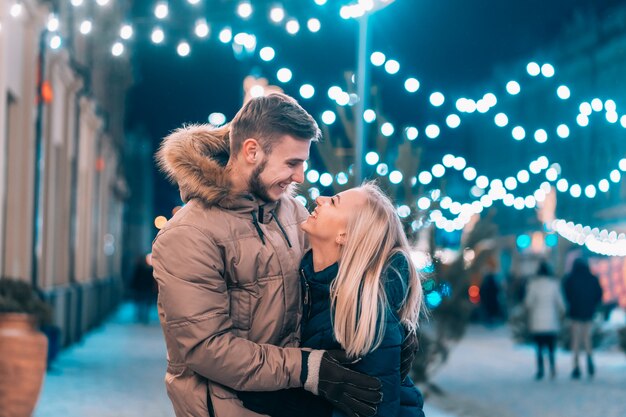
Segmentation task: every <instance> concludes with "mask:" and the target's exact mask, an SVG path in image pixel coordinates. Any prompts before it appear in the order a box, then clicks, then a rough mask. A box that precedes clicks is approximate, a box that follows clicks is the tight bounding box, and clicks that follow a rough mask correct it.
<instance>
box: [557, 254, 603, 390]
mask: <svg viewBox="0 0 626 417" xmlns="http://www.w3.org/2000/svg"><path fill="white" fill-rule="evenodd" d="M563 292H564V293H565V300H566V302H567V317H568V318H569V319H570V320H571V321H572V327H571V343H572V355H573V369H572V378H573V379H579V378H580V366H579V362H578V354H579V351H580V345H581V343H582V344H583V345H584V347H585V352H586V353H587V374H588V375H589V377H590V378H591V377H593V375H594V374H595V366H594V364H593V356H592V350H593V348H592V345H591V324H592V319H593V315H594V313H595V312H596V309H597V308H598V306H599V305H600V302H601V301H602V287H600V282H599V281H598V277H596V276H595V275H593V274H592V273H591V270H590V269H589V264H588V263H587V261H586V260H585V259H582V258H578V259H576V260H575V261H574V265H573V266H572V271H571V272H570V273H569V274H568V275H567V276H566V277H565V279H564V280H563Z"/></svg>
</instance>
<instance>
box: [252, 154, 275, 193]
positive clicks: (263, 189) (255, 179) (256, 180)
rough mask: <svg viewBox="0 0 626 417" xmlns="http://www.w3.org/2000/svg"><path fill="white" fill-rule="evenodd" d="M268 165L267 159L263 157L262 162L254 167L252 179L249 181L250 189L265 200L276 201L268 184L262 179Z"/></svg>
mask: <svg viewBox="0 0 626 417" xmlns="http://www.w3.org/2000/svg"><path fill="white" fill-rule="evenodd" d="M266 165H267V159H263V161H261V163H260V164H259V165H258V166H257V167H256V168H254V170H253V171H252V174H251V175H250V180H249V181H248V189H249V190H250V192H251V193H252V194H254V195H256V196H257V197H259V198H260V199H261V200H263V201H267V202H270V201H274V200H273V199H272V198H271V197H270V195H269V190H268V189H267V186H266V185H265V184H263V182H262V181H261V174H262V173H263V171H265V166H266Z"/></svg>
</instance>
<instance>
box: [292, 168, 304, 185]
mask: <svg viewBox="0 0 626 417" xmlns="http://www.w3.org/2000/svg"><path fill="white" fill-rule="evenodd" d="M291 181H293V182H296V183H298V184H302V183H303V182H304V167H303V166H300V167H298V168H296V169H295V171H294V173H293V174H292V175H291Z"/></svg>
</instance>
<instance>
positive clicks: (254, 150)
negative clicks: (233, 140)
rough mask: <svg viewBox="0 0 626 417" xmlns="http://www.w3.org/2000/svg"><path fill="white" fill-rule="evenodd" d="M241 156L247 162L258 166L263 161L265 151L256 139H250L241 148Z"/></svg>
mask: <svg viewBox="0 0 626 417" xmlns="http://www.w3.org/2000/svg"><path fill="white" fill-rule="evenodd" d="M241 154H242V156H243V159H244V160H245V161H246V162H248V163H250V164H256V162H257V161H260V160H261V159H262V156H263V150H262V149H261V145H259V142H258V141H257V140H256V139H254V138H248V139H246V140H245V141H244V142H243V145H242V146H241Z"/></svg>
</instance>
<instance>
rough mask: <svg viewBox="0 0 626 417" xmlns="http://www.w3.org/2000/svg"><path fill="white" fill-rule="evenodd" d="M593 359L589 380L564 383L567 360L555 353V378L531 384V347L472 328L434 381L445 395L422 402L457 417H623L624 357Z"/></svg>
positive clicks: (499, 331)
mask: <svg viewBox="0 0 626 417" xmlns="http://www.w3.org/2000/svg"><path fill="white" fill-rule="evenodd" d="M594 357H595V363H596V376H595V378H594V379H593V380H590V379H588V378H587V377H586V376H583V378H582V379H581V380H572V379H570V372H571V369H572V368H571V365H572V357H571V355H570V353H569V352H565V351H563V350H558V352H557V373H558V374H557V377H556V378H555V379H554V380H550V379H549V378H547V379H543V380H541V381H535V380H534V375H535V351H534V350H533V348H532V347H531V346H528V345H518V344H514V343H513V340H512V338H511V337H510V335H509V331H508V329H507V328H506V327H505V326H501V327H498V328H493V329H487V328H484V327H481V326H473V327H471V328H470V329H469V331H468V333H467V336H466V337H465V338H464V339H463V340H462V341H461V342H460V344H459V345H457V346H456V347H455V348H454V350H453V351H452V353H451V356H450V359H449V361H448V363H447V364H446V365H445V367H444V368H442V370H441V371H440V373H438V374H437V375H436V376H435V378H434V382H435V383H436V384H437V385H438V386H439V387H440V388H442V389H443V390H444V392H445V395H444V396H433V395H431V396H429V397H428V399H427V401H430V402H431V403H432V404H435V405H437V406H439V407H441V408H443V409H445V410H447V411H448V412H450V413H452V414H453V415H457V416H458V417H626V354H624V353H623V352H621V351H619V350H618V349H617V348H615V347H614V348H610V349H604V350H601V351H598V352H596V353H595V355H594ZM581 359H584V356H583V357H581ZM583 364H584V361H582V360H581V365H583ZM546 365H547V359H546ZM582 369H583V372H584V369H585V368H584V366H583V368H582Z"/></svg>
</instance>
